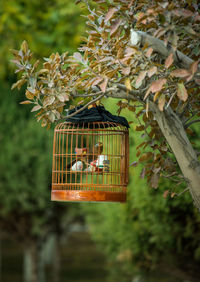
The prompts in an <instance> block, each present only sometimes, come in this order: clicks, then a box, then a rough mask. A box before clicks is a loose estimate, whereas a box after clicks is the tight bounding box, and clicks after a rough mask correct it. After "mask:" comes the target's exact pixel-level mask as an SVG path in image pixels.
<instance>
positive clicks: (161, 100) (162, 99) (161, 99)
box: [158, 94, 165, 112]
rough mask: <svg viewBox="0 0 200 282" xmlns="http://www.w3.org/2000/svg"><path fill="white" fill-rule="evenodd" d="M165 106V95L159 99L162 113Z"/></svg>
mask: <svg viewBox="0 0 200 282" xmlns="http://www.w3.org/2000/svg"><path fill="white" fill-rule="evenodd" d="M164 105H165V95H163V94H162V95H161V96H160V97H159V99H158V108H159V110H160V111H161V112H162V111H163V108H164Z"/></svg>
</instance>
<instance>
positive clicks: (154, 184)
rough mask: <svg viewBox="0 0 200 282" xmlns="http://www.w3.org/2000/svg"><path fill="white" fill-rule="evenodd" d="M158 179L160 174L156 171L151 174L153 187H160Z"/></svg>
mask: <svg viewBox="0 0 200 282" xmlns="http://www.w3.org/2000/svg"><path fill="white" fill-rule="evenodd" d="M158 180H159V175H158V174H157V173H154V174H153V175H152V176H151V187H152V188H155V189H156V188H158Z"/></svg>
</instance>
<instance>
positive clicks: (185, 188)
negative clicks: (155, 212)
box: [176, 188, 189, 197]
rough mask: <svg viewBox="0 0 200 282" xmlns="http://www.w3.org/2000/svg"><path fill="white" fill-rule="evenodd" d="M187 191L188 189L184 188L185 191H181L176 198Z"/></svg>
mask: <svg viewBox="0 0 200 282" xmlns="http://www.w3.org/2000/svg"><path fill="white" fill-rule="evenodd" d="M188 190H189V188H185V190H183V191H182V192H180V193H178V194H176V197H179V196H180V195H182V194H183V193H185V192H187V191H188Z"/></svg>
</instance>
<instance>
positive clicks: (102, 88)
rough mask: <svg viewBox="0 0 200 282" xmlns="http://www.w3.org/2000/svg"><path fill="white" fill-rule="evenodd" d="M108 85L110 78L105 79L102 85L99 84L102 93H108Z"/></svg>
mask: <svg viewBox="0 0 200 282" xmlns="http://www.w3.org/2000/svg"><path fill="white" fill-rule="evenodd" d="M107 84H108V78H107V77H106V78H104V80H103V82H102V83H101V84H99V87H100V89H101V91H102V92H105V91H106V87H107Z"/></svg>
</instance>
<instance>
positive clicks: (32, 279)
mask: <svg viewBox="0 0 200 282" xmlns="http://www.w3.org/2000/svg"><path fill="white" fill-rule="evenodd" d="M37 264H38V263H37V246H36V244H35V243H34V242H32V243H31V244H30V245H27V246H26V248H25V250H24V282H38V271H37Z"/></svg>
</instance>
